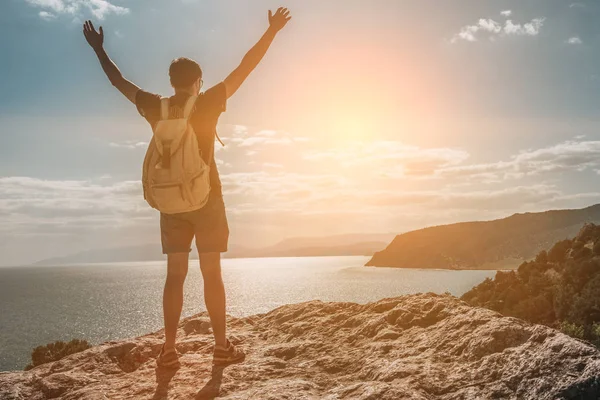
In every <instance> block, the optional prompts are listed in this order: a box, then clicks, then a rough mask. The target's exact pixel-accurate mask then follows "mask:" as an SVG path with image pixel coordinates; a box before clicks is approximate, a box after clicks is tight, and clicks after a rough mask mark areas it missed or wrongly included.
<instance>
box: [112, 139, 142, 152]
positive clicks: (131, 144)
mask: <svg viewBox="0 0 600 400" xmlns="http://www.w3.org/2000/svg"><path fill="white" fill-rule="evenodd" d="M108 145H109V146H110V147H114V148H117V149H130V150H134V149H144V150H145V149H147V148H148V142H137V141H135V140H126V141H124V142H119V143H117V142H110V143H109V144H108Z"/></svg>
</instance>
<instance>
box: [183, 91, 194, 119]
mask: <svg viewBox="0 0 600 400" xmlns="http://www.w3.org/2000/svg"><path fill="white" fill-rule="evenodd" d="M196 100H198V96H191V97H190V98H189V99H187V101H186V103H185V107H183V118H185V119H188V118H189V117H190V115H192V111H193V110H194V106H195V105H196Z"/></svg>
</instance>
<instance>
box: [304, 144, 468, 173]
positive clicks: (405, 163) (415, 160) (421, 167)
mask: <svg viewBox="0 0 600 400" xmlns="http://www.w3.org/2000/svg"><path fill="white" fill-rule="evenodd" d="M467 158H469V153H467V152H466V151H464V150H461V149H451V148H429V149H425V148H420V147H418V146H412V145H408V144H405V143H402V142H398V141H374V142H370V143H365V142H361V141H356V142H350V143H349V144H348V145H346V146H345V147H337V148H334V149H331V150H328V151H309V152H307V153H306V154H305V155H304V159H306V160H309V161H319V160H325V161H335V162H337V163H339V164H340V165H341V166H343V167H348V168H352V167H356V168H358V169H363V168H365V167H367V168H370V169H372V170H377V171H381V172H382V173H385V174H386V175H387V176H390V177H391V176H394V177H400V176H402V177H410V176H423V175H432V174H433V173H434V172H435V171H436V170H437V169H440V168H444V167H449V166H452V165H456V164H460V163H461V162H463V161H465V160H466V159H467Z"/></svg>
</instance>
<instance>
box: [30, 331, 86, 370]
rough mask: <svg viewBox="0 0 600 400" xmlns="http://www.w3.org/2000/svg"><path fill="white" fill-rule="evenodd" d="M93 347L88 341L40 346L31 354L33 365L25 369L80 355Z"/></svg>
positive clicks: (61, 342)
mask: <svg viewBox="0 0 600 400" xmlns="http://www.w3.org/2000/svg"><path fill="white" fill-rule="evenodd" d="M90 347H92V346H91V345H90V344H89V343H88V342H87V341H85V340H79V339H73V340H71V341H70V342H68V343H65V342H63V341H57V342H54V343H48V344H47V345H45V346H38V347H36V348H35V349H33V352H32V353H31V364H28V365H27V366H26V367H25V371H27V370H30V369H31V368H34V367H37V366H38V365H42V364H46V363H49V362H52V361H58V360H60V359H61V358H64V357H66V356H68V355H71V354H75V353H79V352H81V351H84V350H87V349H89V348H90Z"/></svg>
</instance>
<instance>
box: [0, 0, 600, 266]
mask: <svg viewBox="0 0 600 400" xmlns="http://www.w3.org/2000/svg"><path fill="white" fill-rule="evenodd" d="M279 6H287V7H288V8H289V9H290V11H291V12H292V15H293V19H292V20H291V21H290V23H289V24H288V26H287V27H286V28H285V29H284V31H282V32H281V33H280V34H279V35H278V37H277V38H276V39H275V42H274V43H273V45H272V47H271V49H270V51H269V53H268V54H267V56H266V57H265V59H264V60H263V62H262V64H261V65H260V66H259V67H258V68H257V70H256V71H255V72H254V73H253V74H252V75H251V77H250V78H249V79H248V81H247V82H246V83H245V84H244V86H243V87H242V88H241V89H240V91H239V92H238V93H236V95H235V96H234V97H232V98H231V99H230V100H229V103H228V110H227V112H226V113H225V114H223V116H222V117H221V119H220V123H219V127H218V129H219V133H220V136H221V137H222V138H223V141H224V142H225V144H226V146H225V147H224V148H219V149H218V151H217V153H216V157H217V160H218V161H217V162H218V166H219V171H220V173H221V179H222V181H223V184H224V196H225V203H226V205H227V210H228V218H229V224H230V229H231V238H230V242H231V243H233V244H235V245H240V246H264V245H270V244H273V243H276V242H278V241H280V240H283V239H286V238H290V237H299V236H302V237H305V236H327V235H336V234H344V233H402V232H405V231H408V230H412V229H418V228H422V227H425V226H431V225H438V224H445V223H453V222H460V221H470V220H488V219H495V218H500V217H505V216H508V215H511V214H513V213H517V212H534V211H543V210H548V209H559V208H581V207H586V206H589V205H592V204H596V203H600V185H599V180H600V131H599V127H600V112H599V110H600V25H598V24H597V21H598V19H599V18H600V4H598V2H595V1H581V2H570V1H564V0H562V1H559V0H518V1H509V0H456V1H444V2H440V1H439V0H435V1H434V0H419V1H416V0H413V1H408V0H376V1H371V2H366V1H364V0H363V1H358V0H344V1H341V0H330V1H326V2H324V1H317V0H302V1H300V0H289V2H288V3H287V4H283V3H279V2H275V1H271V0H253V1H251V2H249V1H243V0H219V1H204V0H173V1H169V2H165V1H160V0H3V1H2V2H1V4H0V52H1V53H0V54H2V56H1V58H0V93H2V94H3V96H0V132H1V137H2V146H0V221H1V224H0V255H1V257H0V258H1V259H0V265H22V264H27V263H31V262H34V261H37V260H40V259H43V258H47V257H53V256H61V255H67V254H71V253H76V252H79V251H84V250H90V249H104V248H106V249H109V248H113V247H121V246H129V245H141V244H149V243H157V244H158V243H159V241H160V236H159V235H160V232H159V227H158V214H157V212H156V211H154V210H151V209H150V208H149V207H148V206H147V204H146V203H145V202H144V200H143V197H142V191H141V184H140V176H141V165H142V160H143V157H144V153H145V150H146V146H147V143H148V141H149V139H150V137H151V134H152V133H151V130H150V127H149V126H148V124H147V123H146V122H145V120H144V119H142V118H141V117H140V116H139V115H138V114H137V112H136V109H135V107H134V106H133V105H132V104H131V103H129V102H128V101H127V100H126V99H125V98H124V97H123V96H122V95H121V94H120V93H118V92H117V91H116V90H115V89H114V88H113V87H112V86H111V85H110V84H109V83H108V80H107V79H106V77H105V76H104V74H103V73H102V70H101V68H100V66H99V64H98V62H97V59H96V57H95V55H94V53H93V51H92V50H91V49H90V48H89V47H88V46H87V44H86V42H85V40H84V38H83V35H82V33H81V24H82V22H83V21H84V20H85V19H92V20H93V21H94V22H95V24H96V26H99V25H102V26H103V27H104V32H105V48H106V50H107V52H108V54H109V55H110V56H111V58H112V59H113V60H114V61H115V62H116V63H117V65H118V66H119V68H120V69H121V71H122V72H123V74H124V76H125V77H126V78H128V79H129V80H131V81H133V82H135V83H136V84H137V85H138V86H140V87H142V88H143V89H145V90H148V91H152V92H156V93H160V94H162V95H169V94H170V93H171V88H170V86H169V81H168V75H167V71H168V66H169V63H170V61H171V60H172V59H173V58H176V57H179V56H186V57H191V58H193V59H195V60H197V61H198V62H199V63H200V64H201V66H202V68H203V70H204V82H205V87H206V88H208V87H210V86H212V85H214V84H217V83H218V82H220V81H221V80H223V79H224V78H225V77H226V76H227V75H228V74H229V73H230V72H231V71H232V70H233V69H234V68H235V67H236V66H237V65H238V64H239V62H240V61H241V59H242V57H243V56H244V54H245V53H246V51H248V50H249V49H250V48H251V47H252V45H253V44H254V43H255V42H256V41H257V40H258V39H259V38H260V36H261V35H262V33H263V32H264V31H265V30H266V28H267V26H268V22H267V11H268V10H269V9H276V8H277V7H279Z"/></svg>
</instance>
